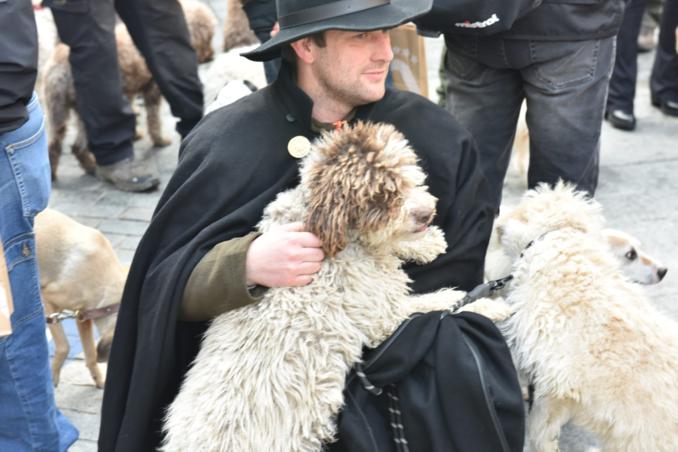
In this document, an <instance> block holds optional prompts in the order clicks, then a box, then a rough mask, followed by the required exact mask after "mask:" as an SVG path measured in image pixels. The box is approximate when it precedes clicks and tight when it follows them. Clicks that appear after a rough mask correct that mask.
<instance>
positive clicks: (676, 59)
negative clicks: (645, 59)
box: [650, 0, 678, 102]
mask: <svg viewBox="0 0 678 452" xmlns="http://www.w3.org/2000/svg"><path fill="white" fill-rule="evenodd" d="M676 27H678V0H666V2H665V3H664V12H663V14H662V21H661V24H660V26H659V43H658V45H657V53H656V55H655V59H654V66H653V67H652V76H651V78H650V92H651V93H652V98H653V99H654V100H655V101H660V100H661V101H673V102H678V55H676V34H675V33H676Z"/></svg>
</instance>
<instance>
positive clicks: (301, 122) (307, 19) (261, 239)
mask: <svg viewBox="0 0 678 452" xmlns="http://www.w3.org/2000/svg"><path fill="white" fill-rule="evenodd" d="M339 4H341V5H339ZM277 5H278V17H279V21H280V28H281V30H280V32H279V33H278V34H277V35H276V36H275V37H273V38H271V39H270V40H269V41H267V42H266V43H265V44H263V45H262V46H260V47H259V48H258V49H256V50H254V51H253V52H251V53H249V54H247V55H246V56H247V57H248V58H250V59H253V60H257V61H262V60H267V59H270V58H274V57H276V56H279V55H280V54H281V52H282V53H283V54H284V55H285V60H284V62H283V64H282V67H281V71H280V75H279V77H278V79H277V80H276V81H275V82H274V83H273V84H272V85H269V86H267V87H265V88H263V89H261V90H259V91H257V92H255V93H253V94H251V95H249V96H247V97H245V98H243V99H241V100H239V101H237V102H235V103H233V104H231V105H229V106H226V107H223V108H221V109H218V110H216V111H214V112H212V113H210V114H208V115H207V116H206V117H205V118H204V119H203V120H202V121H201V123H200V124H198V126H197V127H196V128H195V130H194V131H193V132H191V134H190V135H189V136H188V137H187V138H186V140H185V141H184V142H183V144H182V148H181V151H180V160H179V164H178V167H177V169H176V172H175V173H174V175H173V177H172V179H171V180H170V182H169V184H168V186H167V188H166V190H165V192H164V194H163V195H162V197H161V199H160V201H159V204H158V206H157V208H156V210H155V213H154V215H153V219H152V221H151V223H150V225H149V227H148V230H147V232H146V233H145V235H144V237H143V238H142V240H141V242H140V244H139V248H138V250H137V253H136V254H135V257H134V260H133V262H132V266H131V271H130V276H129V279H128V281H127V285H126V288H125V293H124V295H123V300H122V304H121V308H120V312H119V315H118V323H117V327H116V333H115V339H114V342H113V346H112V350H111V356H110V361H109V365H108V376H109V378H108V379H107V383H106V390H105V392H104V402H103V407H102V420H101V430H100V435H99V448H100V450H101V451H102V452H106V451H114V450H117V451H138V450H151V449H153V448H154V447H156V446H157V445H158V444H159V442H160V441H161V433H160V429H161V423H162V416H163V410H164V409H165V407H166V406H167V405H168V404H169V403H170V402H171V401H172V400H173V398H174V397H175V396H176V394H177V392H178V389H179V385H180V383H181V380H182V378H183V375H184V374H185V372H186V370H187V368H188V366H189V365H190V363H191V361H192V360H193V358H194V357H195V356H196V353H197V351H198V349H199V347H200V338H201V334H202V333H203V332H204V331H205V328H206V324H207V322H209V320H211V319H212V318H213V317H214V316H216V315H219V314H220V313H223V312H226V311H228V310H230V309H234V308H237V307H238V306H242V305H244V304H249V303H256V302H257V301H258V300H259V298H260V296H261V291H264V290H266V288H267V287H276V286H294V285H304V284H307V283H309V282H310V280H311V278H312V277H313V274H314V273H315V272H317V271H318V269H319V268H320V263H321V261H322V259H323V253H322V251H321V249H320V242H319V240H318V239H317V237H316V236H314V235H312V234H310V233H309V232H306V231H303V230H302V228H301V227H300V226H299V225H297V224H292V225H288V226H287V227H284V228H281V229H279V230H276V231H271V232H269V233H265V234H263V235H259V234H257V233H256V232H254V231H255V225H256V224H257V222H258V221H259V219H260V218H261V215H262V212H263V209H264V207H265V206H266V205H267V204H268V203H269V202H271V201H272V200H273V199H275V197H276V195H277V194H278V193H280V192H281V191H284V190H287V189H289V188H292V187H294V186H296V185H297V184H298V177H299V176H298V163H299V160H298V159H297V157H299V156H301V155H303V154H304V152H305V151H307V150H308V142H309V140H313V139H314V138H315V137H317V136H318V134H319V132H320V131H321V130H324V129H326V128H332V127H334V124H336V123H343V122H344V121H357V120H363V121H373V122H387V123H391V124H393V125H394V126H395V127H396V128H397V129H399V130H400V131H401V132H402V133H403V134H404V135H405V136H406V137H407V139H408V140H409V141H410V144H411V145H412V147H413V148H414V149H415V150H416V152H417V153H418V156H419V158H420V159H421V164H422V167H423V168H424V170H425V171H426V172H427V174H428V179H427V182H428V185H429V187H430V191H431V193H432V194H433V195H435V196H436V197H437V198H438V204H437V215H436V218H435V220H434V223H435V224H436V225H438V226H439V227H440V228H441V229H443V231H444V232H445V236H446V239H447V242H448V251H447V252H446V253H445V254H444V255H442V256H441V257H439V258H438V259H436V260H435V261H434V262H432V263H430V264H428V265H424V266H418V265H409V266H407V267H406V271H407V273H408V274H409V276H410V277H411V278H412V281H413V282H412V286H411V287H412V290H413V291H414V292H415V293H425V292H430V291H434V290H437V289H440V288H442V287H448V286H456V287H460V288H462V289H465V290H470V289H471V288H473V287H474V286H475V285H477V284H479V283H481V282H482V278H483V260H484V256H485V251H486V247H487V243H488V240H489V235H490V231H491V227H492V221H493V218H494V214H495V212H494V210H493V209H492V207H491V202H490V195H489V193H488V191H487V188H488V187H487V185H486V182H485V179H484V177H483V174H482V171H481V169H480V166H479V163H478V155H477V152H476V149H475V145H474V142H473V140H472V138H471V136H470V135H469V134H468V133H467V132H466V131H465V130H464V129H463V128H461V127H460V126H459V125H458V124H457V123H456V121H455V120H454V119H453V118H452V117H451V116H450V115H449V114H447V113H446V112H445V111H444V110H442V109H440V108H439V107H437V106H436V105H435V104H433V103H431V102H429V101H428V100H426V99H425V98H423V97H420V96H417V95H414V94H411V93H406V92H400V91H396V90H387V89H386V88H385V86H384V82H385V79H386V74H387V70H388V65H389V63H390V61H391V60H392V58H393V52H392V50H391V47H390V42H389V38H388V33H387V31H386V29H388V28H391V27H394V26H397V25H399V24H401V23H404V22H406V21H408V20H410V19H411V18H413V17H415V16H417V15H419V14H423V13H424V12H426V11H427V10H428V9H430V7H431V0H417V1H413V0H391V1H390V2H389V1H388V0H350V1H342V2H336V1H328V0H278V2H277ZM337 6H343V7H345V8H347V9H337V8H336V7H337ZM340 30H342V31H340ZM348 30H352V31H348ZM219 384H235V383H234V382H220V383H219ZM340 434H341V433H340Z"/></svg>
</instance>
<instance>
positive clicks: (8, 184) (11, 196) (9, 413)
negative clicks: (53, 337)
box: [0, 0, 78, 452]
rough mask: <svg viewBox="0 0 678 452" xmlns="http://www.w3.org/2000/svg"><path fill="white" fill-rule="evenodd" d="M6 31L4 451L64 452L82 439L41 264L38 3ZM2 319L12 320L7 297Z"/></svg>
mask: <svg viewBox="0 0 678 452" xmlns="http://www.w3.org/2000/svg"><path fill="white" fill-rule="evenodd" d="M0 30H2V38H1V39H0V243H2V249H4V255H3V253H0V259H5V262H4V263H3V265H0V267H2V269H3V271H4V269H5V267H6V268H7V269H8V274H9V286H10V289H11V294H12V299H13V305H14V311H13V312H12V315H11V318H10V323H11V330H12V331H11V333H10V334H9V335H0V451H8V452H9V451H11V452H29V451H55V452H57V451H59V452H63V451H66V450H68V448H69V447H70V446H71V445H72V444H73V443H74V442H75V440H76V439H77V438H78V431H77V430H76V429H75V427H74V426H73V424H72V423H71V422H70V421H69V420H68V419H67V418H66V417H65V416H64V415H63V414H62V413H61V411H59V410H58V409H57V407H56V402H55V400H54V387H53V384H52V376H51V372H50V367H49V358H48V353H47V352H48V351H47V340H46V337H45V313H44V310H43V307H42V302H41V300H40V289H39V288H40V278H39V276H38V262H37V259H36V256H35V237H34V235H33V219H34V218H35V215H36V214H38V213H39V212H40V211H41V210H42V209H44V208H45V207H46V206H47V200H48V198H49V192H50V169H49V159H48V156H47V139H46V137H45V128H44V118H43V113H42V109H41V108H40V102H39V101H38V97H37V95H36V94H35V93H34V92H33V89H34V86H35V80H36V75H37V65H38V36H37V33H36V27H35V16H34V15H33V6H32V4H31V2H30V0H10V1H5V2H0ZM0 311H2V312H3V313H4V314H5V315H7V313H8V305H7V297H6V295H5V291H4V290H0Z"/></svg>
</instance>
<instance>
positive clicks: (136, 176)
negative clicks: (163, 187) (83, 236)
mask: <svg viewBox="0 0 678 452" xmlns="http://www.w3.org/2000/svg"><path fill="white" fill-rule="evenodd" d="M44 5H45V6H48V7H50V9H51V10H52V14H53V15H54V22H55V24H56V27H57V31H58V33H59V38H60V39H61V41H62V42H64V43H65V44H66V45H68V46H69V47H70V54H69V62H70V63H71V70H72V72H73V81H74V84H75V97H76V103H77V109H78V113H79V115H80V118H81V119H82V121H83V123H84V125H85V130H86V132H87V143H88V146H89V149H90V151H92V154H94V157H95V159H96V163H97V170H96V171H97V176H98V177H99V178H100V179H102V180H104V181H106V182H109V183H111V184H112V185H113V186H114V187H116V188H118V189H121V190H125V191H132V192H139V191H148V190H153V189H155V188H156V187H157V186H158V185H159V183H160V179H159V178H158V176H157V174H156V171H154V170H153V169H151V168H148V167H147V166H146V165H142V164H139V163H138V161H135V160H134V148H133V145H132V143H133V141H134V134H135V115H134V112H133V111H132V108H131V106H130V105H129V101H128V100H127V98H126V97H125V96H124V95H123V92H122V81H121V75H120V69H119V67H118V58H117V49H116V43H115V34H114V29H115V24H116V12H117V14H119V15H120V17H121V18H122V20H123V22H124V23H125V26H126V27H127V30H128V31H129V34H130V35H131V36H132V39H133V40H134V44H135V45H136V46H137V47H138V49H139V51H140V52H141V54H142V55H143V56H144V59H145V61H146V64H147V65H148V68H149V70H150V71H151V74H153V80H154V81H155V82H156V83H157V84H158V87H159V88H160V91H161V92H162V94H163V96H164V97H165V99H167V102H168V103H169V105H170V110H171V111H172V114H173V115H174V116H176V117H178V118H179V122H178V123H177V125H176V129H177V132H179V134H180V135H181V136H182V138H183V137H185V136H186V135H187V134H188V132H190V131H191V129H192V128H193V126H194V125H195V124H197V123H198V121H200V118H202V114H203V93H202V85H201V83H200V80H199V78H198V63H197V58H196V54H195V50H194V49H193V47H191V43H190V38H189V34H188V27H187V25H186V19H185V18H184V13H183V10H182V8H181V5H180V4H179V2H178V0H115V1H114V0H101V1H89V0H44Z"/></svg>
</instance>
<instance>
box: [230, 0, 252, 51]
mask: <svg viewBox="0 0 678 452" xmlns="http://www.w3.org/2000/svg"><path fill="white" fill-rule="evenodd" d="M247 2H248V0H226V20H224V45H223V47H222V50H223V51H224V52H228V51H229V50H231V49H234V48H236V47H241V46H248V45H252V44H256V43H258V42H259V40H258V39H257V37H256V36H255V35H254V32H253V31H252V30H251V29H250V22H249V19H248V18H247V15H246V14H245V11H244V10H243V6H244V5H245V4H246V3H247Z"/></svg>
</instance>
